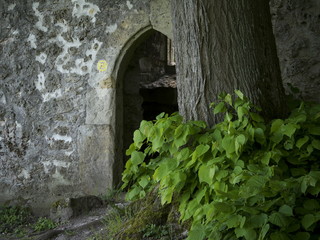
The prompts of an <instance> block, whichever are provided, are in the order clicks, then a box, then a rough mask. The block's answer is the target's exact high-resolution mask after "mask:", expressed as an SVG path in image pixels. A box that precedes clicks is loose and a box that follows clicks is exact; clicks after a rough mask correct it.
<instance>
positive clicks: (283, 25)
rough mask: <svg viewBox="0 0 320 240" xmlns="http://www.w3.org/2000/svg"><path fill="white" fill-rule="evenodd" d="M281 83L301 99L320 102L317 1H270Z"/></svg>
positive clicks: (319, 46) (319, 22)
mask: <svg viewBox="0 0 320 240" xmlns="http://www.w3.org/2000/svg"><path fill="white" fill-rule="evenodd" d="M270 4H271V13H272V18H273V26H274V34H275V38H276V43H277V48H278V57H279V60H280V67H281V72H282V79H283V82H284V86H285V87H286V89H287V91H288V92H290V88H288V87H287V86H288V83H290V84H291V85H292V86H293V87H295V88H297V89H298V90H299V93H298V94H297V95H298V96H299V97H300V98H302V99H304V100H308V101H317V102H320V94H319V93H320V1H319V0H271V1H270Z"/></svg>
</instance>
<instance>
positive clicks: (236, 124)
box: [122, 91, 320, 240]
mask: <svg viewBox="0 0 320 240" xmlns="http://www.w3.org/2000/svg"><path fill="white" fill-rule="evenodd" d="M235 94H236V96H237V97H236V98H235V99H234V98H233V97H232V96H231V95H230V94H222V95H220V98H219V99H220V100H219V102H218V103H214V104H212V107H213V112H214V114H221V113H223V114H225V119H224V121H223V122H220V123H218V124H216V125H215V126H213V127H212V128H208V127H207V126H206V124H205V123H204V122H201V121H188V122H183V119H182V117H181V116H180V115H178V114H173V115H171V116H168V115H166V114H161V115H159V116H158V117H157V120H156V121H142V122H141V125H140V128H139V129H138V130H136V131H135V133H134V143H133V144H132V145H131V146H130V148H129V149H128V150H127V155H130V156H131V158H130V159H129V160H128V161H127V163H126V169H125V171H124V172H123V179H122V180H123V182H124V184H123V188H129V192H128V194H127V196H126V197H127V199H129V200H135V199H140V198H143V197H144V196H145V195H146V194H147V193H148V192H150V191H152V190H153V189H157V191H158V193H159V195H160V198H161V203H162V204H169V203H171V202H177V203H178V204H179V212H180V215H181V220H182V221H186V220H189V221H191V223H192V225H191V229H190V232H189V237H188V239H199V240H202V239H205V238H207V239H209V240H210V239H246V240H254V239H258V240H262V239H271V240H278V239H279V240H280V239H304V240H307V239H311V240H312V239H318V238H319V237H320V232H319V229H320V228H319V225H320V201H319V199H318V194H319V192H320V169H319V163H320V162H319V158H320V151H319V150H320V106H319V105H312V104H305V103H301V104H300V106H298V107H297V108H295V109H294V110H293V111H292V112H291V115H290V116H289V117H288V118H287V119H275V120H273V121H271V122H269V123H266V122H265V121H264V119H263V118H262V117H261V116H260V115H259V114H258V113H257V112H258V109H257V108H256V107H255V106H254V105H252V104H251V103H250V102H249V101H248V99H247V98H246V97H244V95H243V94H242V93H241V92H240V91H235Z"/></svg>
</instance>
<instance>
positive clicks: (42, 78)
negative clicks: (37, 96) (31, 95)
mask: <svg viewBox="0 0 320 240" xmlns="http://www.w3.org/2000/svg"><path fill="white" fill-rule="evenodd" d="M45 81H46V78H45V76H44V73H43V72H40V73H39V74H38V79H37V80H36V81H35V85H36V88H37V89H38V90H39V91H42V90H44V89H45V88H46V87H45Z"/></svg>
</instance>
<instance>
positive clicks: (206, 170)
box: [198, 165, 215, 185]
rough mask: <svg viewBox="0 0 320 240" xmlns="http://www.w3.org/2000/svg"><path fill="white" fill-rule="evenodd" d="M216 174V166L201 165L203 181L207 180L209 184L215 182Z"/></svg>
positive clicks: (201, 179) (199, 173)
mask: <svg viewBox="0 0 320 240" xmlns="http://www.w3.org/2000/svg"><path fill="white" fill-rule="evenodd" d="M214 174H215V167H208V166H206V165H201V167H200V168H199V172H198V175H199V181H200V183H201V182H206V183H208V184H209V185H211V184H212V183H213V176H214Z"/></svg>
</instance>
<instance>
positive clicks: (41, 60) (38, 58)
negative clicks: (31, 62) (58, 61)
mask: <svg viewBox="0 0 320 240" xmlns="http://www.w3.org/2000/svg"><path fill="white" fill-rule="evenodd" d="M46 60H47V54H45V53H40V54H39V55H38V56H36V61H38V62H39V63H41V64H45V63H46Z"/></svg>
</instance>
